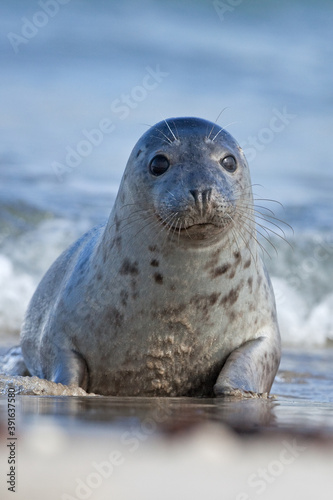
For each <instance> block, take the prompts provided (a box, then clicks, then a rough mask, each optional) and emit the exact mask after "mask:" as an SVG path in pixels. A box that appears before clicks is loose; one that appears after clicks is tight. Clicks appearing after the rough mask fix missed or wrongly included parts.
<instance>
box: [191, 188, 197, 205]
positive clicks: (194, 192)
mask: <svg viewBox="0 0 333 500" xmlns="http://www.w3.org/2000/svg"><path fill="white" fill-rule="evenodd" d="M190 193H191V195H192V196H193V198H194V201H195V202H196V203H197V202H198V199H199V196H198V194H199V191H198V189H190Z"/></svg>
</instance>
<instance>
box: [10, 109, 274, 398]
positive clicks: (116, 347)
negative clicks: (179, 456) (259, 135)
mask: <svg viewBox="0 0 333 500" xmlns="http://www.w3.org/2000/svg"><path fill="white" fill-rule="evenodd" d="M255 234H256V233H255V222H254V210H253V200H252V190H251V180H250V174H249V169H248V166H247V162H246V159H245V157H244V155H243V152H242V150H241V148H240V147H239V145H238V144H237V143H236V141H235V140H234V139H233V138H232V137H231V136H230V134H228V133H227V132H226V131H225V130H223V129H222V128H220V127H218V126H217V125H216V124H213V123H211V122H208V121H206V120H202V119H199V118H175V119H169V120H166V121H164V122H161V123H158V124H157V125H155V126H154V127H152V128H151V129H150V130H148V131H147V132H146V133H145V134H144V135H143V136H142V138H141V139H140V140H139V141H138V143H137V144H136V145H135V147H134V149H133V151H132V153H131V155H130V158H129V160H128V163H127V166H126V170H125V172H124V175H123V178H122V181H121V185H120V188H119V192H118V195H117V198H116V201H115V204H114V207H113V209H112V212H111V215H110V217H109V220H108V222H107V223H106V224H105V225H103V226H100V227H98V228H95V229H93V230H92V231H90V232H89V233H87V234H86V235H84V236H83V237H82V238H81V239H80V240H79V241H78V242H76V243H75V244H74V245H73V246H72V247H71V248H69V249H68V250H67V251H65V252H64V253H63V254H62V255H61V256H60V257H59V258H58V260H57V261H56V262H55V263H54V264H53V266H52V267H51V268H50V270H49V271H48V272H47V273H46V275H45V276H44V278H43V280H42V281H41V283H40V285H39V287H38V288H37V290H36V292H35V294H34V296H33V298H32V300H31V303H30V305H29V309H28V312H27V315H26V320H25V323H24V326H23V329H22V334H21V348H22V355H23V358H24V361H25V363H26V366H27V369H28V370H29V372H30V374H31V375H37V376H39V377H41V378H46V379H49V380H51V381H54V382H61V383H63V384H76V385H79V386H81V387H82V388H84V389H86V390H88V391H90V392H95V393H100V394H105V395H128V396H132V395H141V396H147V395H151V396H211V395H213V394H214V393H215V395H218V396H219V395H225V394H243V395H244V394H249V393H250V394H251V393H268V392H269V391H270V388H271V385H272V383H273V379H274V376H275V374H276V371H277V368H278V365H279V360H280V336H279V330H278V325H277V319H276V311H275V301H274V295H273V292H272V287H271V284H270V280H269V277H268V274H267V272H266V270H265V268H264V266H263V264H262V262H261V259H260V256H259V255H258V248H257V241H256V237H255ZM16 354H17V353H16Z"/></svg>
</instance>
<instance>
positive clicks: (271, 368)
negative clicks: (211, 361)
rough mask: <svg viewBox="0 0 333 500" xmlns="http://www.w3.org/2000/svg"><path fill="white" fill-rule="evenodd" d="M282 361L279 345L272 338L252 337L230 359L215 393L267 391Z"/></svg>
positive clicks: (221, 373) (223, 394)
mask: <svg viewBox="0 0 333 500" xmlns="http://www.w3.org/2000/svg"><path fill="white" fill-rule="evenodd" d="M279 363H280V344H279V342H276V341H273V340H272V338H271V337H264V336H263V337H259V338H257V339H254V340H250V341H248V342H246V343H245V344H243V345H241V346H240V347H239V348H238V349H235V350H234V351H233V352H232V353H231V354H230V355H229V357H228V358H227V361H226V362H225V364H224V366H223V368H222V370H221V372H220V374H219V376H218V378H217V381H216V384H215V386H214V393H215V395H216V396H245V397H246V396H249V395H258V394H265V393H266V394H268V393H269V391H270V389H271V387H272V384H273V380H274V377H275V375H276V372H277V370H278V367H279Z"/></svg>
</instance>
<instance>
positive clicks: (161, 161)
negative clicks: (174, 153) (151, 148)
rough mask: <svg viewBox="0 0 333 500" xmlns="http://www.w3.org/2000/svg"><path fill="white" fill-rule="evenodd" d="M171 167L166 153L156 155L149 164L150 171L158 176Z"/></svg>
mask: <svg viewBox="0 0 333 500" xmlns="http://www.w3.org/2000/svg"><path fill="white" fill-rule="evenodd" d="M169 167H170V162H169V160H168V158H167V157H166V156H164V155H156V156H154V158H153V159H152V160H151V162H150V164H149V170H150V172H151V173H152V174H153V175H155V176H156V177H157V176H159V175H162V174H164V172H166V171H167V170H168V168H169Z"/></svg>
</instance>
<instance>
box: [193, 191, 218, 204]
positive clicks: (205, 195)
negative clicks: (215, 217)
mask: <svg viewBox="0 0 333 500" xmlns="http://www.w3.org/2000/svg"><path fill="white" fill-rule="evenodd" d="M189 191H190V193H191V195H192V196H193V198H194V201H195V203H196V204H197V203H202V204H203V205H205V204H207V203H209V201H210V198H211V195H212V190H211V189H204V190H202V191H201V190H200V189H190V190H189Z"/></svg>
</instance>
